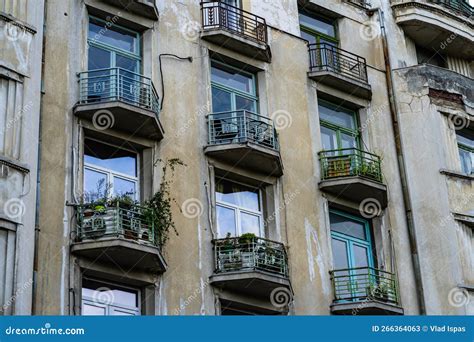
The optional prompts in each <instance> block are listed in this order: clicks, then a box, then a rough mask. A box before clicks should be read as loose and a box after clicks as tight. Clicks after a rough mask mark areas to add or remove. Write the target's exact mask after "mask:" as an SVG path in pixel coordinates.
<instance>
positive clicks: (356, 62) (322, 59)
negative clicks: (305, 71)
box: [308, 43, 367, 83]
mask: <svg viewBox="0 0 474 342" xmlns="http://www.w3.org/2000/svg"><path fill="white" fill-rule="evenodd" d="M308 48H309V67H310V71H332V72H335V73H337V74H341V75H344V76H347V77H350V78H353V79H356V80H359V81H362V82H365V83H367V64H366V62H365V58H363V57H360V56H357V55H355V54H353V53H350V52H348V51H345V50H342V49H339V48H337V47H335V46H333V45H331V44H327V43H318V44H310V45H309V46H308Z"/></svg>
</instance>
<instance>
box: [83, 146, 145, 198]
mask: <svg viewBox="0 0 474 342" xmlns="http://www.w3.org/2000/svg"><path fill="white" fill-rule="evenodd" d="M86 140H93V141H95V142H98V143H99V144H103V145H108V146H112V147H115V148H117V149H121V150H124V151H128V152H131V153H134V154H135V155H136V166H135V167H136V170H137V176H136V177H133V176H130V175H127V174H124V173H121V172H116V171H114V170H111V169H107V168H105V167H101V166H98V165H94V164H90V163H86V161H85V156H86V154H85V151H84V152H83V155H82V161H83V167H82V174H83V181H82V188H83V190H85V181H86V176H85V170H86V169H88V170H91V171H94V172H100V173H105V174H106V176H107V179H106V183H107V184H110V185H111V187H110V191H109V194H108V195H109V196H110V197H113V196H115V194H114V182H113V180H114V178H115V177H117V178H122V179H125V180H127V181H131V182H133V183H134V184H135V189H136V191H135V195H134V196H133V197H134V198H133V199H134V200H136V201H139V200H140V192H141V191H140V185H141V184H140V167H139V166H140V153H139V152H137V151H132V150H129V149H127V148H123V147H119V146H116V145H114V144H109V143H106V142H103V141H100V140H97V139H93V138H89V137H87V138H86V139H84V143H83V146H84V145H85V143H86Z"/></svg>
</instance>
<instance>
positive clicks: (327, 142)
mask: <svg viewBox="0 0 474 342" xmlns="http://www.w3.org/2000/svg"><path fill="white" fill-rule="evenodd" d="M319 119H320V123H321V139H322V144H323V149H324V150H326V151H328V150H336V149H343V148H359V146H360V143H359V130H358V128H357V116H356V113H355V112H353V111H350V110H347V109H344V108H341V107H338V106H336V105H333V104H331V103H329V102H325V101H322V100H320V101H319Z"/></svg>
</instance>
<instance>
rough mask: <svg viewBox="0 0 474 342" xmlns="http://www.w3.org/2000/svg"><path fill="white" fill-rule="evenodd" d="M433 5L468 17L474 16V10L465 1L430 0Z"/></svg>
mask: <svg viewBox="0 0 474 342" xmlns="http://www.w3.org/2000/svg"><path fill="white" fill-rule="evenodd" d="M428 2H431V3H433V4H437V5H442V6H444V7H446V8H448V9H450V10H452V11H455V12H458V13H461V14H463V15H465V16H467V17H471V16H472V15H473V14H474V8H473V7H472V6H471V5H470V4H469V1H465V0H428Z"/></svg>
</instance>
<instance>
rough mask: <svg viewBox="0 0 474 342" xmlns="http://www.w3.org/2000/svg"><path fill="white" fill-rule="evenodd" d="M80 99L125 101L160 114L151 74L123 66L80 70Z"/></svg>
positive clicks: (92, 101) (87, 101) (85, 102)
mask: <svg viewBox="0 0 474 342" xmlns="http://www.w3.org/2000/svg"><path fill="white" fill-rule="evenodd" d="M78 75H79V103H81V104H92V103H101V102H111V101H121V102H125V103H129V104H131V105H134V106H137V107H140V108H143V109H148V110H151V111H153V112H155V114H156V115H157V116H158V113H159V108H160V106H159V97H158V94H157V92H156V90H155V87H154V85H153V82H152V81H151V79H150V78H148V77H145V76H142V75H140V74H136V73H134V72H131V71H128V70H125V69H122V68H108V69H97V70H89V71H85V72H80V73H79V74H78Z"/></svg>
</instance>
